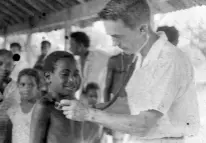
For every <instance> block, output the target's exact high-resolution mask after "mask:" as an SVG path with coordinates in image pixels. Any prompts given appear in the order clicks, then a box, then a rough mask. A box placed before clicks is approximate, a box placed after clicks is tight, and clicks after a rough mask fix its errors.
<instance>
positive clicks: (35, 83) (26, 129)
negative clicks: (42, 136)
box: [8, 69, 40, 143]
mask: <svg viewBox="0 0 206 143" xmlns="http://www.w3.org/2000/svg"><path fill="white" fill-rule="evenodd" d="M39 84H40V78H39V75H38V72H37V71H36V70H34V69H24V70H22V71H21V72H20V73H19V75H18V80H17V86H18V91H19V94H20V95H21V100H20V102H19V103H18V104H16V105H15V106H12V107H10V109H9V110H8V115H9V117H10V119H11V121H12V124H13V128H12V143H29V133H30V122H31V113H32V109H33V106H34V104H35V102H36V100H37V97H39V96H38V94H39V93H40V92H39Z"/></svg>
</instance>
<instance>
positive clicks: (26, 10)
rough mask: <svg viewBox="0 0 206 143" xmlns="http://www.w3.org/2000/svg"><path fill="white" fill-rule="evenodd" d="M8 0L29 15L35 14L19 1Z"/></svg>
mask: <svg viewBox="0 0 206 143" xmlns="http://www.w3.org/2000/svg"><path fill="white" fill-rule="evenodd" d="M10 2H11V3H12V4H14V5H16V6H17V7H18V8H19V9H21V10H22V11H24V12H26V13H27V14H28V15H30V16H34V15H35V14H34V13H33V12H32V11H31V10H29V9H28V8H26V7H25V6H23V5H22V4H21V3H19V2H16V1H15V0H10Z"/></svg>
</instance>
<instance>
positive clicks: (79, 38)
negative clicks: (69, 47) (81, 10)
mask: <svg viewBox="0 0 206 143" xmlns="http://www.w3.org/2000/svg"><path fill="white" fill-rule="evenodd" d="M70 37H71V38H73V39H74V40H75V41H76V42H77V43H80V44H83V45H84V47H86V48H88V47H89V46H90V38H89V36H88V35H87V34H86V33H85V32H80V31H77V32H73V33H72V34H71V35H70Z"/></svg>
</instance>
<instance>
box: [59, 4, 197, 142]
mask: <svg viewBox="0 0 206 143" xmlns="http://www.w3.org/2000/svg"><path fill="white" fill-rule="evenodd" d="M99 17H100V18H101V19H102V20H103V22H104V25H105V29H106V31H107V33H108V34H109V35H111V36H113V37H114V38H116V39H117V40H118V41H119V42H120V45H121V47H124V50H125V51H127V52H130V53H140V54H141V56H142V58H141V59H142V62H141V63H140V68H136V69H135V71H134V72H133V75H132V76H131V78H130V81H129V82H128V84H127V86H126V91H127V93H128V103H129V107H130V111H131V115H126V114H124V115H123V114H115V113H112V112H109V111H100V110H97V109H92V108H89V107H87V106H85V105H83V104H82V103H80V102H79V101H76V100H73V101H68V100H63V101H61V104H62V105H63V108H62V109H63V111H64V114H65V116H66V117H67V118H69V119H73V120H78V121H84V120H86V121H90V122H95V123H98V124H100V125H103V126H105V127H107V128H111V129H113V130H117V131H121V132H124V133H127V134H130V136H131V142H133V143H183V142H184V137H185V136H193V135H196V134H197V133H198V131H199V127H200V118H199V111H198V103H197V94H196V91H195V84H194V73H193V67H192V64H191V63H190V61H189V59H188V58H187V57H186V55H184V53H183V52H181V51H180V50H179V49H178V48H176V47H175V46H174V45H172V44H171V43H169V42H168V41H167V39H166V37H165V35H163V36H159V35H157V34H156V33H155V32H153V31H152V29H151V27H150V8H149V5H148V4H147V1H145V0H111V1H110V2H108V4H106V6H105V8H104V9H103V10H102V11H101V12H100V13H99ZM136 67H138V65H136Z"/></svg>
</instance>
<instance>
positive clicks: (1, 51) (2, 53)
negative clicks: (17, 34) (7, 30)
mask: <svg viewBox="0 0 206 143" xmlns="http://www.w3.org/2000/svg"><path fill="white" fill-rule="evenodd" d="M0 56H8V57H9V58H12V57H13V54H12V52H11V51H9V50H6V49H0Z"/></svg>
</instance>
